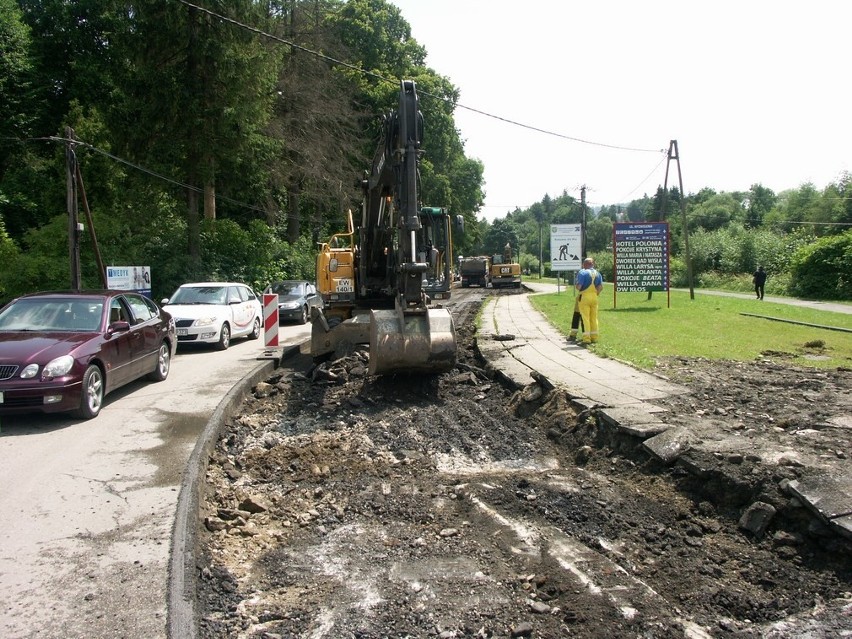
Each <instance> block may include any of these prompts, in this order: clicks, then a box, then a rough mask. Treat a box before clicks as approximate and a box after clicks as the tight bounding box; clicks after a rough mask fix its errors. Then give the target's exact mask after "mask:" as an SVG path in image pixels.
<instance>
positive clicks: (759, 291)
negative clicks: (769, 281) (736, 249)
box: [752, 266, 766, 300]
mask: <svg viewBox="0 0 852 639" xmlns="http://www.w3.org/2000/svg"><path fill="white" fill-rule="evenodd" d="M752 281H753V282H754V292H755V294H756V295H757V299H759V300H762V299H763V286H764V285H765V284H766V271H764V270H763V267H762V266H758V267H757V270H756V271H755V272H754V278H753V279H752Z"/></svg>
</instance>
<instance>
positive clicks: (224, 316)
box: [162, 282, 263, 351]
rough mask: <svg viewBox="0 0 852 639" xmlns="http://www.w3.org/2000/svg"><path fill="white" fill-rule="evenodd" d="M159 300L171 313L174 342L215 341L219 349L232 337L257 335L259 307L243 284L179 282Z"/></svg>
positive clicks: (204, 342)
mask: <svg viewBox="0 0 852 639" xmlns="http://www.w3.org/2000/svg"><path fill="white" fill-rule="evenodd" d="M162 303H163V309H166V310H168V312H169V313H170V314H171V316H172V317H174V320H175V326H176V330H177V339H178V344H215V345H216V348H217V349H218V350H221V351H223V350H225V349H226V348H228V346H230V345H231V339H232V338H234V337H242V336H245V337H248V338H249V339H257V338H258V337H260V327H261V325H262V323H263V307H262V306H261V304H260V300H259V299H258V298H257V295H255V292H254V291H253V290H252V289H251V287H249V286H246V285H245V284H240V283H239V282H196V283H193V284H183V285H181V286H180V287H178V289H177V290H176V291H175V292H174V295H172V296H171V297H169V298H166V299H164V300H163V302H162Z"/></svg>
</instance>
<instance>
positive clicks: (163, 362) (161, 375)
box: [148, 341, 172, 382]
mask: <svg viewBox="0 0 852 639" xmlns="http://www.w3.org/2000/svg"><path fill="white" fill-rule="evenodd" d="M171 365H172V351H171V349H169V344H168V342H166V341H163V342H162V343H161V344H160V350H159V351H157V365H156V366H155V367H154V370H153V371H151V372H150V373H148V379H150V380H151V381H154V382H162V381H163V380H165V379H166V377H168V376H169V368H171Z"/></svg>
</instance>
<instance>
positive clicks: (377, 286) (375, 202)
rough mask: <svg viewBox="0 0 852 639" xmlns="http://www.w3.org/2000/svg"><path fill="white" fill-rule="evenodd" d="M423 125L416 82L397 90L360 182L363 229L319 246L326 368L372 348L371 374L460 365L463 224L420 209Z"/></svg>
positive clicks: (317, 352)
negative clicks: (455, 273) (456, 276)
mask: <svg viewBox="0 0 852 639" xmlns="http://www.w3.org/2000/svg"><path fill="white" fill-rule="evenodd" d="M422 138H423V116H422V114H421V113H420V108H419V102H418V98H417V91H416V87H415V84H414V82H412V81H410V80H403V81H402V82H401V83H400V93H399V106H398V108H397V109H396V110H395V111H393V112H391V113H389V114H388V115H386V116H385V118H384V120H383V123H382V136H381V140H380V142H379V145H378V148H377V149H376V153H375V156H374V158H373V164H372V167H371V169H370V171H369V173H367V174H366V175H365V177H364V179H363V180H362V181H361V185H360V186H361V190H362V193H363V201H362V206H361V214H360V216H359V217H360V219H359V220H358V222H359V223H358V226H357V228H356V227H355V224H354V222H353V217H352V213H351V212H349V214H348V216H347V230H346V232H344V233H337V234H335V235H333V236H332V237H331V239H330V240H329V241H328V242H325V243H323V244H322V245H321V246H320V250H319V254H318V255H317V289H318V291H319V292H320V294H321V295H322V298H323V302H324V309H323V310H321V311H320V310H318V309H316V310H314V311H313V317H312V320H313V325H312V333H311V354H312V355H313V356H314V358H315V359H321V358H322V357H324V356H328V355H329V354H330V353H333V352H335V351H339V350H341V349H343V348H345V347H347V346H349V345H355V344H365V343H369V345H370V359H369V373H370V374H371V375H380V374H386V373H395V372H427V373H440V372H444V371H447V370H450V369H451V368H452V367H453V366H454V365H455V361H456V333H455V325H454V324H453V318H452V315H451V314H450V312H449V310H447V309H446V308H439V307H437V306H433V305H432V298H431V297H430V295H429V293H430V292H431V293H432V294H433V295H434V296H435V297H436V298H439V297H440V298H443V299H446V298H448V297H449V293H450V291H449V288H450V281H451V277H450V271H449V265H451V264H452V263H453V258H452V250H453V246H452V234H453V231H454V230H455V231H456V232H458V231H460V230H462V229H463V220H462V217H461V216H456V217H455V218H452V216H450V214H449V213H448V212H447V210H446V209H445V208H435V207H421V205H420V174H419V161H420V156H421V154H422V152H423V150H422Z"/></svg>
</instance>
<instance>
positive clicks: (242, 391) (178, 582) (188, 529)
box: [166, 346, 299, 639]
mask: <svg viewBox="0 0 852 639" xmlns="http://www.w3.org/2000/svg"><path fill="white" fill-rule="evenodd" d="M298 352H299V346H293V347H289V348H285V349H284V351H283V352H282V354H281V358H280V359H270V360H268V361H264V362H262V363H261V364H259V365H258V366H256V367H255V368H254V369H253V370H252V371H251V372H250V373H249V374H248V375H245V376H244V377H243V378H242V379H240V380H239V381H238V382H237V383H236V384H234V386H233V387H232V388H231V390H230V391H228V393H227V394H226V395H225V396H224V397H223V398H222V401H221V402H219V405H218V406H217V407H216V409H215V410H214V411H213V414H212V415H211V416H210V419H209V420H208V422H207V425H206V426H205V427H204V430H203V431H202V433H201V436H200V437H199V438H198V441H197V442H196V443H195V447H194V448H193V450H192V453H191V454H190V456H189V460H188V461H187V464H186V472H185V473H184V476H183V480H182V481H181V486H180V493H179V495H178V501H177V507H176V508H175V521H174V527H173V528H172V540H171V548H170V550H169V574H168V578H167V601H166V607H167V621H166V635H167V637H169V638H170V639H194V638H195V637H197V636H198V623H197V621H198V611H197V607H196V603H197V602H196V596H195V593H196V586H195V579H196V574H195V554H196V553H195V549H196V545H197V530H198V526H197V524H198V520H197V517H198V506H199V503H200V496H201V486H202V485H203V482H204V478H205V476H206V473H207V462H208V460H209V458H210V453H211V451H212V449H213V447H214V446H215V444H216V440H217V439H218V437H219V434H220V432H221V430H222V427H223V426H224V424H225V421H226V420H227V419H228V417H230V416H231V415H233V414H234V412H235V411H236V409H237V408H238V406H239V405H240V404H241V403H242V401H243V399H244V398H245V397H246V395H247V394H248V393H249V392H250V391H251V388H252V387H253V386H255V385H256V384H257V383H258V382H260V381H263V380H264V379H266V378H267V377H269V376H270V375H271V374H272V372H273V371H274V370H275V369H276V368H278V367H279V366H280V363H281V362H282V361H283V360H285V359H287V358H289V357H291V356H293V355H295V354H297V353H298Z"/></svg>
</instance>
